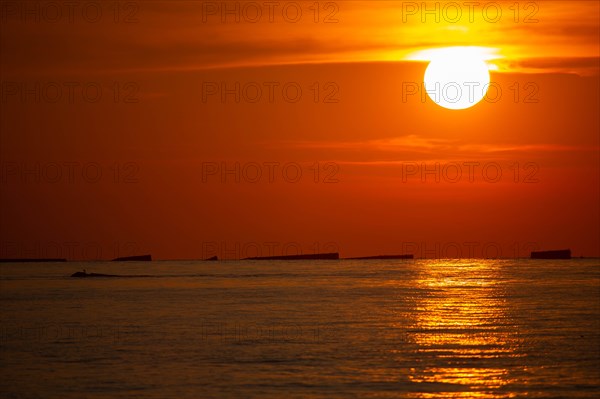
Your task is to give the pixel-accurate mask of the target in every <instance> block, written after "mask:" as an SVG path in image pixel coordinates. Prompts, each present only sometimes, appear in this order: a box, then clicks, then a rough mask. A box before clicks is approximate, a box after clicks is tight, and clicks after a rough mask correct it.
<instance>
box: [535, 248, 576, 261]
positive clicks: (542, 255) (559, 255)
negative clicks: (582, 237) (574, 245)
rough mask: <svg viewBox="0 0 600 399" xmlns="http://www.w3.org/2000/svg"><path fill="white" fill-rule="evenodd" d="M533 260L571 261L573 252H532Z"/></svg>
mask: <svg viewBox="0 0 600 399" xmlns="http://www.w3.org/2000/svg"><path fill="white" fill-rule="evenodd" d="M531 259H571V250H570V249H557V250H552V251H533V252H531Z"/></svg>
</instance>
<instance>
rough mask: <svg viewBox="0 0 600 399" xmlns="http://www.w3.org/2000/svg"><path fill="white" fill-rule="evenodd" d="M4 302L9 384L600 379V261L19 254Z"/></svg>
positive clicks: (453, 387)
mask: <svg viewBox="0 0 600 399" xmlns="http://www.w3.org/2000/svg"><path fill="white" fill-rule="evenodd" d="M83 268H85V269H87V271H88V272H96V273H112V274H144V275H152V277H136V278H99V279H74V278H70V277H68V276H69V275H70V274H71V273H73V272H75V271H78V270H81V269H83ZM0 300H1V310H0V315H1V329H0V361H1V362H0V375H1V379H0V397H2V398H50V397H51V398H123V397H135V398H174V397H180V398H194V399H196V398H221V397H223V398H284V397H285V398H304V397H308V398H325V397H327V398H329V397H365V398H392V397H393V398H397V397H400V398H518V397H531V398H596V397H598V395H600V263H599V261H598V260H579V259H577V260H571V261H541V260H537V261H531V260H451V261H441V260H437V261H425V260H423V261H418V260H415V261H400V260H399V261H366V262H365V261H321V262H308V261H300V262H298V261H297V262H259V261H256V262H251V261H245V262H168V261H161V262H151V263H108V262H106V263H104V262H95V263H73V262H70V263H61V264H2V265H0Z"/></svg>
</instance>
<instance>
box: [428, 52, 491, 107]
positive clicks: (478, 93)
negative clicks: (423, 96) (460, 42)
mask: <svg viewBox="0 0 600 399" xmlns="http://www.w3.org/2000/svg"><path fill="white" fill-rule="evenodd" d="M438 50H439V51H437V52H434V53H432V55H431V62H430V63H429V66H428V67H427V69H426V70H425V77H424V81H423V84H424V90H425V92H426V93H427V95H428V96H429V98H431V99H432V100H433V101H434V102H435V103H436V104H438V105H440V106H442V107H444V108H448V109H455V110H456V109H465V108H469V107H472V106H474V105H475V104H477V103H478V102H480V101H481V100H482V99H483V98H484V97H485V95H486V93H487V90H488V88H489V86H490V72H489V68H488V65H487V64H486V62H485V60H484V56H482V54H478V52H476V51H472V50H471V51H469V49H468V48H467V49H465V48H463V47H456V48H451V47H450V48H445V49H438Z"/></svg>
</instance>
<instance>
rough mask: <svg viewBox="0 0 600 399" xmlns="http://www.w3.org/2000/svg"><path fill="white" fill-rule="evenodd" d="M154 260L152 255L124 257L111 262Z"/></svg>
mask: <svg viewBox="0 0 600 399" xmlns="http://www.w3.org/2000/svg"><path fill="white" fill-rule="evenodd" d="M151 260H152V256H151V255H136V256H123V257H121V258H114V259H113V260H112V261H111V262H150V261H151Z"/></svg>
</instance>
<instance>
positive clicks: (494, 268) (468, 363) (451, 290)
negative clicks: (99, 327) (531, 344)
mask: <svg viewBox="0 0 600 399" xmlns="http://www.w3.org/2000/svg"><path fill="white" fill-rule="evenodd" d="M499 262H500V261H495V260H471V261H470V260H460V261H452V260H445V261H432V262H426V263H423V265H422V266H423V267H422V269H421V271H420V275H419V278H418V279H417V285H418V286H419V288H421V289H423V290H426V291H428V294H427V295H425V296H424V297H423V298H424V299H423V300H422V301H421V302H420V303H418V304H417V312H416V318H415V319H414V325H412V326H411V329H410V337H411V340H412V342H413V343H414V344H415V346H416V351H417V353H418V358H419V360H420V361H419V365H418V367H414V368H413V369H411V374H410V376H409V378H410V380H411V381H412V382H414V383H419V384H420V385H432V386H435V387H436V389H435V390H434V391H435V392H430V393H418V394H414V395H412V396H411V397H418V398H442V397H443V398H479V397H487V398H507V397H512V395H511V394H509V393H503V392H502V390H501V388H502V387H503V386H505V385H507V384H510V383H511V378H510V375H509V371H508V370H507V369H506V368H504V367H502V366H501V364H502V363H501V361H500V360H501V359H506V358H507V357H519V356H521V355H520V354H519V353H518V352H517V351H515V349H516V347H517V340H516V338H515V337H514V336H512V335H511V329H510V327H511V325H510V320H509V318H508V316H507V312H506V303H505V301H504V300H503V293H502V286H501V283H500V282H501V276H500V266H501V265H500V263H499ZM440 364H441V365H443V366H442V367H440Z"/></svg>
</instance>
